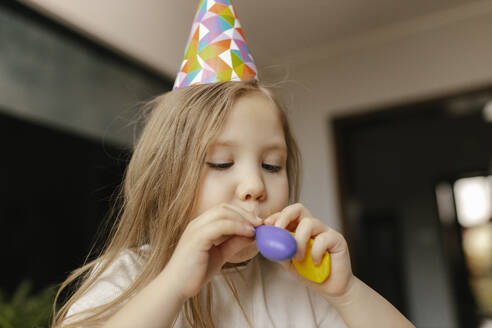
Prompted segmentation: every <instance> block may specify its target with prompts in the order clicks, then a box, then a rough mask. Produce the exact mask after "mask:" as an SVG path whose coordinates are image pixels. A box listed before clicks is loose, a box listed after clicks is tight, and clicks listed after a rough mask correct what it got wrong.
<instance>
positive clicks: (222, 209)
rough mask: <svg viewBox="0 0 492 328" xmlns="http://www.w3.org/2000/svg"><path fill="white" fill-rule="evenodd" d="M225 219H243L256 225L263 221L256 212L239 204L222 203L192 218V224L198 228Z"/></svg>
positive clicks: (242, 220)
mask: <svg viewBox="0 0 492 328" xmlns="http://www.w3.org/2000/svg"><path fill="white" fill-rule="evenodd" d="M223 219H227V220H236V221H241V222H244V223H248V224H250V225H251V226H255V227H256V226H259V225H260V224H261V223H262V221H261V219H260V218H258V217H257V216H256V215H255V214H254V213H251V212H248V211H246V210H244V209H242V208H239V207H237V206H233V205H230V204H227V203H222V204H219V205H217V206H215V207H213V208H211V209H210V210H208V211H206V212H204V213H202V214H201V215H200V216H199V217H197V218H196V219H194V220H192V221H191V222H190V224H192V225H194V226H196V228H197V229H203V228H205V227H207V226H208V225H210V224H213V223H214V222H215V221H218V220H223Z"/></svg>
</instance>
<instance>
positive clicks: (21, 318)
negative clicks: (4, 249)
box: [0, 280, 55, 328]
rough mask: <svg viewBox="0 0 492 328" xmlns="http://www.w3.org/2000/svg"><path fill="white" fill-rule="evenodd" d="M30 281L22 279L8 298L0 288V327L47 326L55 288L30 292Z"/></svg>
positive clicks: (32, 327) (38, 327) (29, 327)
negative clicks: (34, 292)
mask: <svg viewBox="0 0 492 328" xmlns="http://www.w3.org/2000/svg"><path fill="white" fill-rule="evenodd" d="M31 289H32V283H31V281H29V280H24V281H23V282H21V283H20V284H19V286H18V287H17V289H16V290H15V292H14V294H13V295H12V297H11V298H10V299H8V296H7V294H6V293H5V292H4V291H2V290H1V289H0V328H24V327H25V328H41V327H43V328H44V327H49V324H50V319H51V310H52V308H51V307H52V304H53V298H54V295H55V288H54V287H48V288H45V289H43V290H41V291H40V292H38V293H36V294H31Z"/></svg>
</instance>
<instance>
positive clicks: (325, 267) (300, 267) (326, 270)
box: [291, 232, 330, 283]
mask: <svg viewBox="0 0 492 328" xmlns="http://www.w3.org/2000/svg"><path fill="white" fill-rule="evenodd" d="M291 234H292V235H294V236H295V233H293V232H291ZM313 242H314V239H313V238H310V239H309V241H308V244H307V246H306V255H305V256H304V260H303V261H302V262H298V261H296V260H295V258H292V264H294V267H295V268H296V270H297V272H298V273H299V274H300V275H301V276H303V277H304V278H306V279H309V280H311V281H314V282H317V283H322V282H323V281H325V280H326V279H327V278H328V276H329V275H330V253H328V252H325V255H323V260H322V261H321V264H320V265H318V266H315V265H314V263H313V258H312V257H311V248H312V247H313Z"/></svg>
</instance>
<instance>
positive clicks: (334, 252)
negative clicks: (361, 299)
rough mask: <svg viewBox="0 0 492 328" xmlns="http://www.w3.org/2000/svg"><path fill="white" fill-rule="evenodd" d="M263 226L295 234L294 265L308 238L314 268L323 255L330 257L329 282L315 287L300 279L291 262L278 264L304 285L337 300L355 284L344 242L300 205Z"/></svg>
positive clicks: (335, 232)
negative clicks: (312, 241) (310, 241)
mask: <svg viewBox="0 0 492 328" xmlns="http://www.w3.org/2000/svg"><path fill="white" fill-rule="evenodd" d="M264 224H266V225H274V226H277V227H280V228H285V229H287V230H289V231H292V232H295V234H296V235H295V239H296V240H297V253H296V255H295V258H296V260H297V261H302V260H303V259H304V255H305V250H306V245H307V242H308V241H309V238H314V243H313V247H312V249H311V255H312V258H313V262H314V264H315V265H317V264H319V263H321V260H322V257H323V255H324V254H325V252H326V251H328V252H329V253H330V256H331V272H330V276H329V277H328V279H326V280H325V281H324V282H323V283H321V284H318V283H315V282H312V281H310V280H308V279H306V278H304V277H302V276H301V275H299V274H298V273H297V271H296V269H295V267H294V265H293V264H292V262H291V261H286V262H281V264H282V266H283V267H284V268H286V269H287V270H288V271H289V272H290V273H292V274H293V275H295V276H296V277H297V278H298V279H299V280H301V281H302V282H304V284H306V285H308V286H310V287H312V288H313V289H314V290H316V291H318V292H319V293H321V294H322V295H325V296H328V297H338V296H342V295H344V294H345V293H346V292H347V291H348V289H349V287H350V284H351V283H352V282H353V280H354V275H353V274H352V268H351V265H350V255H349V251H348V247H347V242H346V241H345V238H343V236H342V235H341V234H340V233H338V232H337V231H335V230H333V229H331V228H330V227H328V226H327V225H326V224H324V223H323V222H321V221H320V220H318V219H316V218H314V217H313V216H312V214H311V212H309V210H308V209H306V208H305V207H304V206H303V205H302V204H300V203H297V204H293V205H289V206H287V207H286V208H284V209H283V210H282V211H281V212H277V213H274V214H272V215H270V216H269V217H268V218H267V219H266V220H265V221H264Z"/></svg>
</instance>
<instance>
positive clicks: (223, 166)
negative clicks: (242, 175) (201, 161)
mask: <svg viewBox="0 0 492 328" xmlns="http://www.w3.org/2000/svg"><path fill="white" fill-rule="evenodd" d="M232 164H234V163H210V162H207V165H208V166H209V167H211V168H213V169H217V170H225V169H228V168H230V167H231V166H232Z"/></svg>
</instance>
